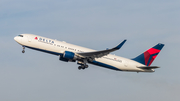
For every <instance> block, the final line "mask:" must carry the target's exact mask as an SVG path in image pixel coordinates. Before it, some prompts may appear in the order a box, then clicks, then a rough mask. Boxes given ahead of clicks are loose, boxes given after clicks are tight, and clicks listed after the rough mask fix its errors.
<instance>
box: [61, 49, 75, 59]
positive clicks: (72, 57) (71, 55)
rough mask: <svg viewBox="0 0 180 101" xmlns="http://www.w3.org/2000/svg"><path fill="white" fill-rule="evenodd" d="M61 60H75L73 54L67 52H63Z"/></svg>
mask: <svg viewBox="0 0 180 101" xmlns="http://www.w3.org/2000/svg"><path fill="white" fill-rule="evenodd" d="M63 58H66V59H69V60H76V59H77V57H76V55H75V53H73V52H69V51H65V52H64V54H63Z"/></svg>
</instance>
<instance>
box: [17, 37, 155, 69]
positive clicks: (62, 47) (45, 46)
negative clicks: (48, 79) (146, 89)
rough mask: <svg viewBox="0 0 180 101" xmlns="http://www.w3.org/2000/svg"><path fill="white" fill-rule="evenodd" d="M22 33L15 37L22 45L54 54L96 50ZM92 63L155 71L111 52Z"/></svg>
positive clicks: (110, 67) (111, 67)
mask: <svg viewBox="0 0 180 101" xmlns="http://www.w3.org/2000/svg"><path fill="white" fill-rule="evenodd" d="M21 35H23V37H15V38H14V39H15V40H16V41H17V42H18V43H19V44H20V45H22V46H24V47H28V48H31V49H34V50H39V51H43V52H46V53H50V54H54V55H60V54H63V53H64V52H65V51H70V52H74V53H79V52H92V51H96V50H92V49H88V48H84V47H81V46H77V45H73V44H69V43H66V42H63V41H57V40H53V39H49V38H45V37H41V36H37V35H32V34H21ZM91 64H94V65H98V66H102V67H105V68H109V69H113V70H119V71H131V72H154V70H153V69H151V70H145V69H140V68H137V67H140V66H145V65H143V64H141V63H138V62H136V61H133V60H131V59H127V58H123V57H119V56H115V55H111V54H108V55H107V56H103V57H101V58H95V60H94V61H93V62H92V63H91Z"/></svg>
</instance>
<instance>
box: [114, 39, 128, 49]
mask: <svg viewBox="0 0 180 101" xmlns="http://www.w3.org/2000/svg"><path fill="white" fill-rule="evenodd" d="M126 41H127V39H125V40H124V41H123V42H121V43H120V44H119V45H118V46H117V47H115V49H120V48H121V47H122V46H123V45H124V43H125V42H126Z"/></svg>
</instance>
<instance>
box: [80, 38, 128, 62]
mask: <svg viewBox="0 0 180 101" xmlns="http://www.w3.org/2000/svg"><path fill="white" fill-rule="evenodd" d="M125 42H126V40H124V41H123V42H121V43H120V44H119V45H118V46H116V47H114V48H112V49H107V50H102V51H94V52H83V53H77V54H78V55H80V56H83V57H87V58H93V59H94V58H100V57H103V56H105V55H108V54H109V53H111V52H113V51H116V50H119V49H120V48H121V47H122V46H123V44H124V43H125Z"/></svg>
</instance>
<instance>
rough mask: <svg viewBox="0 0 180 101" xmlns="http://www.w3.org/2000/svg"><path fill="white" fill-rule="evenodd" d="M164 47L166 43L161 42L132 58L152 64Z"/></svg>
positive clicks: (147, 64) (148, 64) (145, 63)
mask: <svg viewBox="0 0 180 101" xmlns="http://www.w3.org/2000/svg"><path fill="white" fill-rule="evenodd" d="M163 47H164V44H161V43H159V44H157V45H156V46H154V47H152V48H150V49H149V50H147V51H145V52H144V53H142V54H141V55H139V56H137V57H136V58H134V59H132V60H134V61H137V62H139V63H142V64H144V65H146V66H150V65H151V63H152V62H153V61H154V59H155V58H156V57H157V55H158V54H159V52H160V51H161V49H162V48H163Z"/></svg>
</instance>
